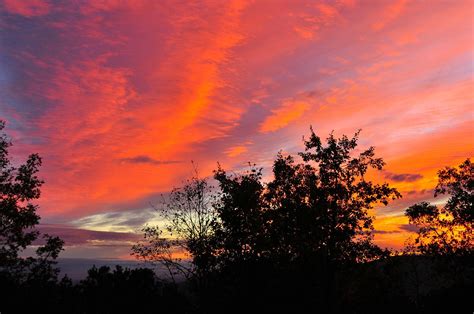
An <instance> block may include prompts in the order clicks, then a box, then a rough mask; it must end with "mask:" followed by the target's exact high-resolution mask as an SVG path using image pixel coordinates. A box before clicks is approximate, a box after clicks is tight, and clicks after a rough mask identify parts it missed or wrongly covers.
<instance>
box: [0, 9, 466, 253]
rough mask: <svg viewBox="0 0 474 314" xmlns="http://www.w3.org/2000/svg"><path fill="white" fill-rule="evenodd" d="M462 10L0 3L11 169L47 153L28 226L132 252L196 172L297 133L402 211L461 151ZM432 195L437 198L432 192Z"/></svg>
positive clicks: (396, 222)
mask: <svg viewBox="0 0 474 314" xmlns="http://www.w3.org/2000/svg"><path fill="white" fill-rule="evenodd" d="M473 6H474V2H472V1H462V0H459V1H375V0H369V1H352V0H341V1H277V0H275V1H270V0H255V1H230V0H229V1H227V0H226V1H224V0H222V1H197V2H194V3H191V2H190V1H169V2H168V1H113V0H109V1H91V2H86V1H54V2H53V1H42V0H30V1H26V0H18V1H15V0H4V1H0V95H1V98H0V118H1V119H4V120H5V121H6V122H7V127H6V132H7V133H8V134H9V135H10V136H11V138H12V140H13V143H14V147H13V148H12V155H13V156H14V158H15V160H16V161H17V162H21V161H23V160H25V158H26V156H27V155H28V154H29V153H33V152H37V153H39V154H40V155H41V156H42V157H43V167H42V169H41V172H40V174H41V177H42V178H43V179H44V180H45V182H46V183H45V185H44V186H43V189H42V196H41V199H40V200H39V204H40V209H39V214H40V215H41V217H42V220H41V222H42V226H41V229H42V230H43V231H46V232H48V233H50V234H56V235H59V236H61V237H63V238H64V239H65V241H66V251H65V252H63V254H62V256H63V257H91V258H130V257H129V253H130V245H131V243H133V242H134V241H136V240H137V239H138V238H139V237H140V234H139V230H140V227H141V226H142V225H143V224H144V223H146V222H151V223H154V222H156V221H157V217H156V214H155V212H154V211H153V210H151V209H150V203H151V204H156V203H158V202H159V201H160V194H166V193H168V192H169V191H170V189H171V188H172V187H174V186H177V185H179V184H180V183H181V182H182V181H183V180H184V179H186V178H188V177H189V176H190V175H191V174H192V171H193V166H192V164H191V160H193V161H194V163H195V165H197V167H198V169H199V172H200V174H201V175H202V176H210V175H211V174H212V170H213V169H215V168H216V165H217V162H220V163H221V164H222V165H223V167H224V168H226V169H230V170H236V171H238V170H239V169H243V168H245V167H246V163H247V162H249V161H251V162H254V163H256V164H257V165H260V166H263V167H264V168H265V174H266V176H267V177H269V176H270V175H271V173H270V172H269V167H271V163H272V160H273V159H274V157H275V155H276V153H277V152H278V151H279V150H282V151H283V152H284V153H290V154H295V153H296V152H298V151H300V150H302V148H303V143H302V136H304V135H308V134H309V126H310V125H312V126H313V128H314V130H315V132H316V133H317V134H318V135H320V136H322V137H325V136H327V135H328V134H329V132H331V130H334V132H335V134H336V135H342V134H348V135H352V134H353V133H354V132H355V131H356V130H357V129H359V128H361V129H362V133H361V140H360V145H361V148H367V147H369V146H371V145H373V146H375V147H376V153H377V155H378V156H379V157H383V158H384V159H385V161H386V162H387V166H386V169H385V170H384V171H383V172H380V173H379V174H378V175H377V176H376V177H374V180H376V181H378V182H382V181H387V182H390V183H391V184H393V185H394V186H395V187H397V188H398V189H399V191H400V192H401V193H402V195H403V199H401V200H399V201H397V202H394V203H392V204H390V205H389V206H388V207H381V208H378V209H377V210H376V212H375V214H376V217H377V220H376V222H375V227H376V230H377V233H376V242H377V243H378V244H380V245H382V246H389V247H394V248H400V247H401V246H402V245H403V241H404V240H405V239H406V238H407V236H409V232H410V230H411V229H410V226H409V225H407V220H406V219H405V218H404V217H403V211H404V209H405V208H406V207H407V206H408V205H411V204H413V203H414V202H417V201H420V200H429V201H431V200H433V188H434V186H435V185H436V181H437V178H436V171H437V170H438V169H439V168H441V167H443V166H455V165H458V164H460V163H461V162H462V161H463V160H464V159H466V158H468V157H472V156H473V154H474V124H473V122H474V107H473V99H474V97H473V96H474V89H473V88H474V85H473V82H474V81H473V79H474V77H473V73H474V71H473V70H474V54H473V53H474V45H473V39H474V38H473V36H474V35H473V34H474V33H473V20H472V14H473ZM434 201H435V202H442V201H443V199H442V198H437V199H434Z"/></svg>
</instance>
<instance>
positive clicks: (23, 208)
mask: <svg viewBox="0 0 474 314" xmlns="http://www.w3.org/2000/svg"><path fill="white" fill-rule="evenodd" d="M4 127H5V123H4V122H3V121H0V131H2V130H3V129H4ZM10 146H11V142H10V140H9V139H8V137H7V135H6V134H4V133H2V134H1V135H0V275H1V276H2V277H3V278H8V280H11V281H14V282H22V281H27V282H33V281H34V282H47V281H48V280H56V278H57V273H58V271H57V270H56V269H54V267H53V266H54V263H55V262H54V260H55V259H56V258H57V257H58V254H59V252H60V251H61V250H62V246H63V244H64V242H63V241H62V240H61V239H59V238H58V237H51V236H49V235H44V239H45V242H46V244H45V245H44V246H41V247H39V248H38V249H37V251H36V253H37V258H33V257H29V258H21V257H20V255H19V254H20V253H21V252H22V251H23V250H24V249H25V248H26V247H27V246H29V245H31V244H32V243H33V242H34V241H35V240H36V239H37V238H38V236H39V232H38V231H37V230H35V229H34V227H35V226H36V225H37V224H38V223H39V220H40V217H39V216H38V214H37V213H36V210H37V209H38V206H37V205H35V204H33V203H32V201H34V200H35V199H38V198H39V197H40V194H41V193H40V187H41V185H42V184H43V181H42V180H41V179H39V178H38V176H37V172H38V170H39V167H40V166H41V158H40V157H39V156H38V155H37V154H32V155H30V156H29V157H28V159H27V161H26V163H25V164H23V165H20V166H19V167H15V166H13V163H12V161H11V160H10V158H9V155H8V149H9V147H10Z"/></svg>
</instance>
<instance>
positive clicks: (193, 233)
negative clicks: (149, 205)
mask: <svg viewBox="0 0 474 314" xmlns="http://www.w3.org/2000/svg"><path fill="white" fill-rule="evenodd" d="M215 200H216V195H215V194H214V193H213V191H212V187H211V186H209V184H208V183H207V181H206V180H205V179H200V178H198V176H197V174H196V176H195V177H193V178H191V179H190V180H187V181H186V182H185V184H184V185H183V186H182V187H180V188H175V189H173V191H172V192H171V194H170V196H169V199H168V200H167V201H165V199H163V204H162V206H160V207H155V209H156V210H157V211H158V213H159V215H160V216H161V218H163V219H164V221H165V222H166V225H165V227H164V228H160V227H159V226H146V227H145V228H144V229H143V231H144V233H145V241H143V242H142V243H138V244H137V245H134V246H133V247H132V254H133V255H135V256H136V257H137V258H139V259H143V260H146V261H151V262H158V263H161V264H162V265H164V266H165V267H166V268H167V269H168V271H169V272H170V275H171V277H172V278H173V280H174V275H176V274H177V273H181V274H183V275H184V276H185V277H186V278H189V277H191V276H193V277H194V278H197V279H198V280H201V279H203V278H204V276H205V274H207V273H208V272H209V271H210V270H211V269H212V268H213V266H214V265H215V255H216V253H215V243H214V240H215V238H214V233H215V230H216V228H217V215H216V213H215V211H214V208H213V206H212V205H213V203H214V202H215ZM177 253H181V254H183V253H184V254H186V253H187V254H189V255H190V259H191V264H190V265H189V263H186V262H184V263H183V261H182V259H181V258H179V257H175V256H176V255H177ZM186 265H189V266H186Z"/></svg>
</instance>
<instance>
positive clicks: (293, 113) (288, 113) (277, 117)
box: [260, 101, 310, 133]
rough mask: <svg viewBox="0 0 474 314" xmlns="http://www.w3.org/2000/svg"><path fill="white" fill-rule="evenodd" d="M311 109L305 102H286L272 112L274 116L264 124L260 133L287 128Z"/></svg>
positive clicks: (269, 117) (268, 118)
mask: <svg viewBox="0 0 474 314" xmlns="http://www.w3.org/2000/svg"><path fill="white" fill-rule="evenodd" d="M309 107H310V106H309V104H308V103H306V102H303V101H296V102H290V101H286V102H284V103H283V105H282V106H281V107H279V108H277V109H274V110H272V114H271V115H270V116H268V117H267V118H266V119H265V120H264V121H263V122H262V124H261V125H260V132H263V133H268V132H274V131H277V130H279V129H281V128H284V127H286V126H287V125H289V124H290V123H292V122H294V121H296V120H297V119H298V118H299V117H301V116H302V115H303V114H304V113H305V112H306V111H307V110H308V109H309Z"/></svg>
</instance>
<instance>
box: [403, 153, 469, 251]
mask: <svg viewBox="0 0 474 314" xmlns="http://www.w3.org/2000/svg"><path fill="white" fill-rule="evenodd" d="M473 191H474V166H473V164H472V163H471V161H470V159H467V160H466V161H464V162H463V163H462V164H461V165H459V167H458V168H455V167H446V168H444V169H441V170H440V171H438V184H437V186H436V188H435V194H434V196H435V197H437V196H439V195H445V194H447V195H449V198H448V200H447V202H446V204H445V205H444V206H436V205H432V204H430V203H427V202H421V203H418V204H415V205H413V206H411V207H409V208H408V209H407V210H406V212H405V214H406V216H407V217H408V219H409V221H410V223H411V224H414V225H415V226H417V227H418V228H419V230H418V233H417V235H416V237H415V239H414V240H413V242H412V243H411V244H410V246H409V249H410V250H412V251H415V252H419V253H422V254H426V255H472V254H473V252H474V228H473V227H474V193H473Z"/></svg>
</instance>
